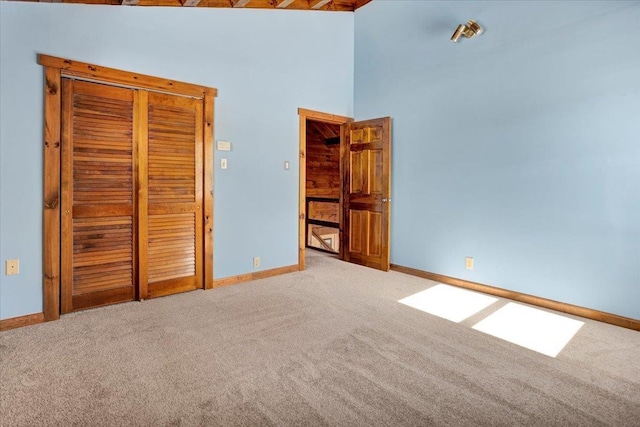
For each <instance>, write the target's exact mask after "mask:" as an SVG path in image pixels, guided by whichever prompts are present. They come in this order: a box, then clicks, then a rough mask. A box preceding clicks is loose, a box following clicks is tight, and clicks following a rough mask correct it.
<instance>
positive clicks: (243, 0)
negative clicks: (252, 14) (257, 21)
mask: <svg viewBox="0 0 640 427" xmlns="http://www.w3.org/2000/svg"><path fill="white" fill-rule="evenodd" d="M250 1H251V0H235V1H234V2H233V7H245V6H246V5H247V4H249V2H250Z"/></svg>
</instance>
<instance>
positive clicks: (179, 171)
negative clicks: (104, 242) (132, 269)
mask: <svg viewBox="0 0 640 427" xmlns="http://www.w3.org/2000/svg"><path fill="white" fill-rule="evenodd" d="M146 114H147V116H148V129H147V146H146V159H145V160H144V162H145V165H144V166H143V168H142V169H143V170H147V171H148V179H147V181H146V188H145V189H144V191H143V192H142V193H143V194H146V195H147V197H146V200H144V201H143V203H144V204H145V207H144V208H143V209H141V212H143V214H141V218H140V221H141V227H140V229H141V244H142V245H141V255H142V256H141V257H140V259H141V263H142V262H144V263H145V266H144V267H145V270H141V272H142V271H144V272H145V273H144V274H142V275H141V280H144V282H145V283H144V284H143V285H142V286H141V290H142V292H143V294H144V297H155V296H161V295H167V294H171V293H176V292H183V291H187V290H192V289H197V288H202V287H203V275H202V267H203V266H202V239H201V238H200V236H202V199H203V195H202V185H203V153H202V150H203V144H202V138H203V126H202V101H201V100H195V99H191V98H185V97H180V96H175V95H165V94H158V93H150V94H149V95H148V108H147V110H146ZM143 234H144V236H143ZM143 240H144V242H143ZM142 267H143V266H142V265H141V268H142Z"/></svg>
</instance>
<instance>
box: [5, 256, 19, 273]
mask: <svg viewBox="0 0 640 427" xmlns="http://www.w3.org/2000/svg"><path fill="white" fill-rule="evenodd" d="M19 273H20V260H17V259H8V260H7V261H6V262H5V274H6V275H7V276H11V275H13V274H19Z"/></svg>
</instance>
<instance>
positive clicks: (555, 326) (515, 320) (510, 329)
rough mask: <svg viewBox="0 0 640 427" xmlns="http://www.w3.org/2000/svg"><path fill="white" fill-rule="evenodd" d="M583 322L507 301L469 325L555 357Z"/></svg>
mask: <svg viewBox="0 0 640 427" xmlns="http://www.w3.org/2000/svg"><path fill="white" fill-rule="evenodd" d="M582 325H584V322H580V321H578V320H574V319H570V318H568V317H565V316H561V315H558V314H553V313H549V312H548V311H544V310H538V309H536V308H532V307H527V306H524V305H520V304H516V303H512V302H510V303H508V304H507V305H505V306H504V307H502V308H500V309H499V310H497V311H496V312H495V313H493V314H491V315H490V316H487V317H486V318H485V319H483V320H482V321H480V322H478V323H477V324H476V325H475V326H474V327H473V329H476V330H478V331H481V332H484V333H485V334H489V335H493V336H494V337H497V338H501V339H503V340H506V341H509V342H511V343H513V344H517V345H519V346H522V347H525V348H528V349H529V350H533V351H537V352H539V353H542V354H546V355H547V356H551V357H556V356H557V355H558V353H560V352H561V351H562V349H563V348H564V347H565V346H566V345H567V343H569V341H571V338H573V336H574V335H575V334H576V333H577V332H578V330H579V329H580V328H581V327H582Z"/></svg>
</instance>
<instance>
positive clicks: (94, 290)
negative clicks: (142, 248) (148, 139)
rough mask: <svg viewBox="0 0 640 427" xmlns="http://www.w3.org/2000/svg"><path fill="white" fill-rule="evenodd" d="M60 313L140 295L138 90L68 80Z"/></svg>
mask: <svg viewBox="0 0 640 427" xmlns="http://www.w3.org/2000/svg"><path fill="white" fill-rule="evenodd" d="M62 96H63V114H64V118H63V121H62V162H63V166H64V167H63V171H62V185H61V189H62V212H63V213H62V259H61V261H62V272H61V273H62V312H63V313H66V312H69V311H73V310H80V309H83V308H88V307H93V306H98V305H105V304H112V303H116V302H122V301H130V300H133V299H134V298H135V295H136V281H135V277H136V266H135V256H136V250H135V222H134V210H135V197H134V155H133V153H134V137H133V128H134V114H133V108H134V106H133V91H132V90H130V89H123V88H114V87H109V86H104V85H100V84H96V83H87V82H77V81H70V80H66V79H65V80H64V81H63V95H62Z"/></svg>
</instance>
